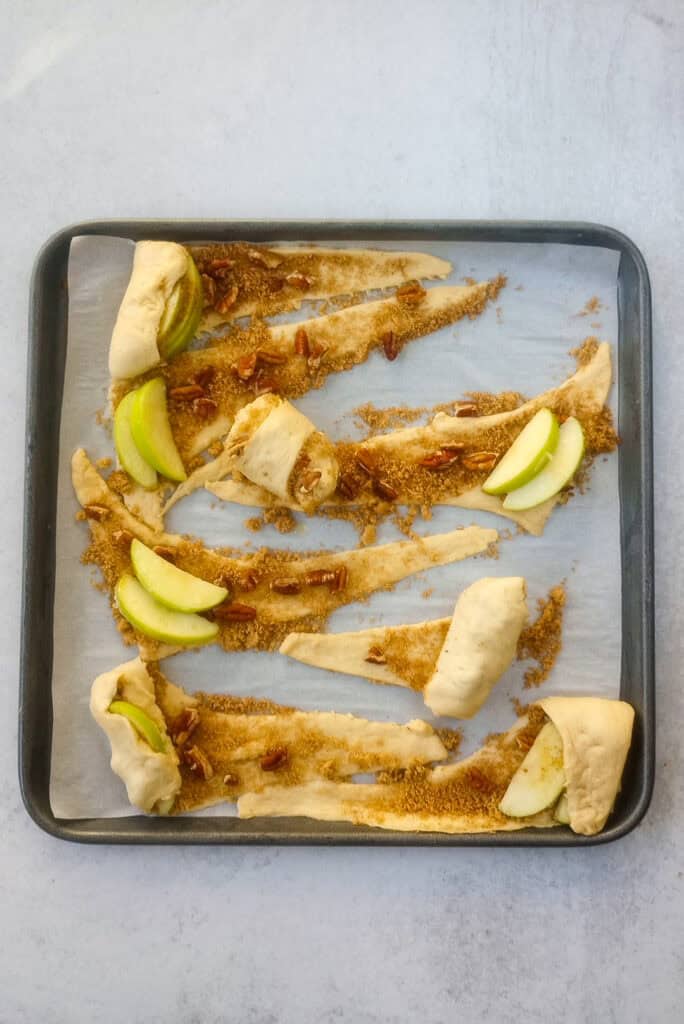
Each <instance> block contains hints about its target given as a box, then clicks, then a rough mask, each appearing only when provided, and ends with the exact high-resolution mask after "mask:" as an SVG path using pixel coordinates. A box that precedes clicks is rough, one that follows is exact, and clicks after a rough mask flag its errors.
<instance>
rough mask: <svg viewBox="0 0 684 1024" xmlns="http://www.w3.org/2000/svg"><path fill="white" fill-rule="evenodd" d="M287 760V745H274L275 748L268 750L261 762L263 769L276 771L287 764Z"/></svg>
mask: <svg viewBox="0 0 684 1024" xmlns="http://www.w3.org/2000/svg"><path fill="white" fill-rule="evenodd" d="M287 762H288V753H287V747H274V749H273V750H267V751H266V753H265V754H264V756H263V757H262V758H261V761H260V762H259V764H260V765H261V770H262V771H264V772H275V771H277V769H278V768H282V767H283V766H284V765H286V764H287Z"/></svg>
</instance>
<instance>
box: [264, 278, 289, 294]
mask: <svg viewBox="0 0 684 1024" xmlns="http://www.w3.org/2000/svg"><path fill="white" fill-rule="evenodd" d="M268 286H269V288H270V290H271V291H272V292H282V290H283V288H284V287H285V278H284V277H271V278H269V281H268Z"/></svg>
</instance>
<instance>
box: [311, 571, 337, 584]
mask: <svg viewBox="0 0 684 1024" xmlns="http://www.w3.org/2000/svg"><path fill="white" fill-rule="evenodd" d="M335 579H336V571H335V570H334V569H312V570H311V572H307V573H306V574H305V575H304V582H305V583H306V585H307V587H322V586H323V585H324V584H326V583H334V582H335Z"/></svg>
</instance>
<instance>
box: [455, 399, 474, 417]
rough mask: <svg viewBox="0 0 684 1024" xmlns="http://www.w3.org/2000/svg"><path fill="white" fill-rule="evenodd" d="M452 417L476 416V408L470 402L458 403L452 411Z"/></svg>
mask: <svg viewBox="0 0 684 1024" xmlns="http://www.w3.org/2000/svg"><path fill="white" fill-rule="evenodd" d="M454 416H458V417H463V416H477V406H476V405H474V404H473V403H472V402H460V403H459V404H458V405H457V406H456V408H455V409H454Z"/></svg>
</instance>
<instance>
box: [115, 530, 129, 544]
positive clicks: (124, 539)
mask: <svg viewBox="0 0 684 1024" xmlns="http://www.w3.org/2000/svg"><path fill="white" fill-rule="evenodd" d="M112 540H113V541H114V543H115V544H120V545H121V547H122V548H129V547H130V546H131V543H132V541H133V534H132V533H131V531H130V530H114V533H113V534H112Z"/></svg>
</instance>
